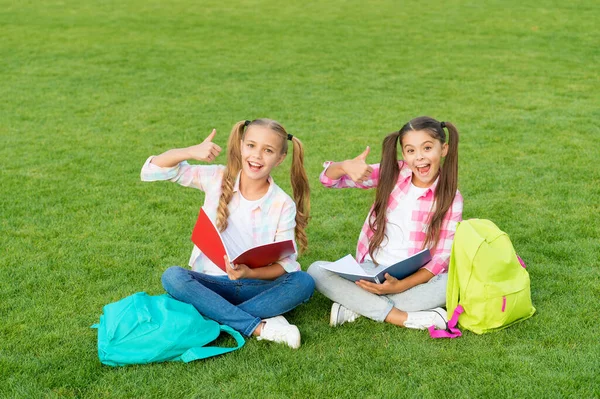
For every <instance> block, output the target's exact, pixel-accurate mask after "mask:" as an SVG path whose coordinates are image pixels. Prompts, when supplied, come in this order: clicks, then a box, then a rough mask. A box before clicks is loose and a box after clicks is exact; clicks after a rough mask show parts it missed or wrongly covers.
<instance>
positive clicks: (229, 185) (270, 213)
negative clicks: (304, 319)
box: [141, 119, 314, 348]
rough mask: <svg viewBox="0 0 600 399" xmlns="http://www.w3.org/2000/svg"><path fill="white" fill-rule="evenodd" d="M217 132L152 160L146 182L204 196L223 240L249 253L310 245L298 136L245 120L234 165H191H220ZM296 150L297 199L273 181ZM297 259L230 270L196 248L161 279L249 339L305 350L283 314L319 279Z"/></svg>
mask: <svg viewBox="0 0 600 399" xmlns="http://www.w3.org/2000/svg"><path fill="white" fill-rule="evenodd" d="M215 134H216V131H215V130H213V131H212V132H211V134H210V135H209V136H208V137H207V138H206V139H205V140H204V141H203V142H202V143H200V144H197V145H194V146H191V147H187V148H179V149H172V150H169V151H166V152H164V153H163V154H161V155H158V156H151V157H149V158H148V160H147V161H146V163H145V164H144V166H143V168H142V172H141V177H142V180H143V181H157V180H169V181H172V182H175V183H178V184H180V185H182V186H186V187H194V188H197V189H199V190H202V191H204V192H205V200H204V206H203V208H204V210H205V212H206V213H207V215H208V216H209V218H211V220H213V222H215V225H216V226H217V228H218V229H219V230H220V232H221V235H222V237H223V240H224V241H225V242H227V239H228V237H243V241H244V242H243V243H236V244H237V245H238V246H239V245H241V246H243V247H245V248H251V247H254V246H257V245H261V244H266V243H269V242H274V241H281V240H287V239H292V240H295V242H297V243H298V245H299V249H300V252H302V251H303V250H305V249H306V247H307V238H306V232H305V228H306V225H307V223H308V217H309V211H310V197H309V196H310V189H309V185H308V178H307V176H306V172H305V170H304V149H303V146H302V143H301V141H300V140H298V138H296V137H294V136H292V135H291V134H288V133H287V132H286V130H285V129H284V128H283V126H281V124H279V123H278V122H276V121H274V120H270V119H255V120H253V121H240V122H238V123H236V124H235V126H234V127H233V129H232V131H231V135H230V136H229V141H228V144H227V165H226V166H223V165H190V164H188V162H187V160H196V161H201V162H206V163H211V162H213V161H214V160H215V159H216V158H217V156H218V155H219V153H220V152H221V148H220V147H219V146H218V145H217V144H215V143H213V141H212V140H213V139H214V137H215ZM289 141H291V143H292V146H293V160H292V165H291V185H292V191H293V196H294V199H293V200H292V198H290V196H289V195H287V194H286V193H285V192H284V191H283V190H282V189H281V188H280V187H279V186H277V184H275V182H274V181H273V178H272V177H271V170H272V169H273V168H274V167H276V166H278V165H280V164H281V163H282V162H283V160H284V159H285V157H286V155H287V152H288V142H289ZM296 257H297V255H295V254H294V255H290V256H288V257H285V258H283V259H280V260H279V261H278V262H276V263H273V264H270V265H265V266H264V267H259V268H253V269H251V268H249V267H247V266H246V265H243V264H236V265H232V264H231V263H230V262H229V259H226V261H225V263H226V272H224V271H222V270H221V269H220V268H219V267H218V266H216V265H215V264H214V263H212V262H211V261H210V260H209V259H208V258H207V257H206V256H205V255H204V254H203V253H202V252H201V251H200V250H199V249H198V248H197V247H196V246H194V249H193V251H192V256H191V258H190V261H189V265H190V266H191V267H192V270H190V269H187V268H182V267H178V266H173V267H171V268H169V269H167V270H166V271H165V272H164V274H163V276H162V284H163V287H164V288H165V290H166V291H167V292H168V293H169V294H170V295H171V296H172V297H174V298H175V299H178V300H180V301H183V302H186V303H190V304H192V305H193V306H194V307H195V308H196V309H197V310H198V312H200V313H201V314H202V315H204V316H206V317H209V318H211V319H213V320H215V321H217V322H219V323H221V324H225V325H228V326H230V327H232V328H234V329H236V330H238V331H239V332H241V333H242V334H244V335H245V336H255V337H257V338H258V339H259V340H267V341H274V342H280V343H284V344H286V345H288V346H290V347H292V348H298V347H300V341H301V339H300V331H299V330H298V328H297V327H296V326H295V325H292V324H289V323H288V321H287V320H286V319H285V318H284V317H283V316H282V314H283V313H286V312H288V311H290V310H292V309H294V308H295V307H296V306H298V305H300V304H301V303H304V302H306V301H308V300H309V299H310V297H311V295H312V293H313V291H314V281H313V279H312V278H311V277H310V276H309V275H308V274H307V273H305V272H302V271H301V270H300V265H299V263H298V262H297V261H296Z"/></svg>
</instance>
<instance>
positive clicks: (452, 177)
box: [369, 116, 458, 260]
mask: <svg viewBox="0 0 600 399" xmlns="http://www.w3.org/2000/svg"><path fill="white" fill-rule="evenodd" d="M443 123H444V126H442V123H441V122H438V121H437V120H435V119H433V118H430V117H428V116H420V117H418V118H415V119H412V120H411V121H410V122H408V123H407V124H405V125H404V126H402V129H400V130H399V131H397V132H394V133H391V134H389V135H388V136H386V138H385V139H384V140H383V150H382V153H381V162H380V169H379V183H378V185H377V193H376V195H375V204H374V205H373V210H372V211H371V214H370V216H369V227H370V229H371V230H372V231H373V236H372V237H371V238H370V240H369V255H371V258H373V260H374V259H375V257H374V253H375V251H376V250H377V248H379V246H380V245H381V243H382V242H383V239H384V238H385V227H386V223H387V220H386V219H387V218H386V216H387V215H386V210H387V207H388V201H389V198H390V195H391V194H392V191H393V189H394V187H395V186H396V183H397V181H398V175H399V174H400V167H399V165H398V149H397V145H398V142H400V146H402V139H403V138H404V136H405V135H406V133H408V132H410V131H417V130H424V131H426V132H427V133H428V134H429V135H430V136H431V137H432V138H434V139H436V140H438V141H439V142H440V143H441V144H444V143H445V142H446V133H445V132H444V127H445V128H447V129H448V133H449V142H448V153H447V154H446V157H445V158H444V161H443V165H440V171H439V181H438V184H437V187H436V189H435V193H434V209H433V212H432V214H431V217H430V219H429V228H428V229H427V235H426V238H425V242H424V243H423V248H430V249H432V250H433V249H435V248H436V247H437V245H438V242H439V239H440V230H441V227H442V221H443V219H444V216H445V215H446V212H448V209H450V206H452V202H453V201H454V197H455V196H456V190H457V187H458V130H457V129H456V127H455V126H454V125H453V124H452V123H450V122H443Z"/></svg>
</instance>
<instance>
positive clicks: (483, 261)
mask: <svg viewBox="0 0 600 399" xmlns="http://www.w3.org/2000/svg"><path fill="white" fill-rule="evenodd" d="M529 284H530V283H529V274H528V273H527V271H526V270H525V264H524V263H523V261H522V260H521V258H519V256H518V255H517V254H516V253H515V250H514V248H513V246H512V244H511V242H510V239H509V238H508V235H507V234H506V233H505V232H503V231H501V230H500V229H499V228H498V227H497V226H496V225H495V224H494V223H492V222H491V221H489V220H483V219H470V220H465V221H462V222H460V223H459V225H458V227H457V229H456V234H455V235H454V242H453V244H452V253H451V255H450V265H449V267H448V286H447V289H446V308H447V310H448V315H452V317H451V319H450V321H449V323H448V327H449V328H448V330H446V331H443V330H442V331H432V330H431V329H430V333H431V334H432V336H434V338H438V337H449V338H452V337H456V336H460V335H461V333H460V330H458V328H456V324H457V323H458V325H459V326H460V327H462V328H465V329H467V330H470V331H472V332H474V333H476V334H483V333H487V332H491V331H496V330H500V329H503V328H506V327H508V326H510V325H512V324H514V323H517V322H519V321H522V320H525V319H527V318H529V317H531V316H532V315H533V314H534V313H535V308H534V307H533V305H532V303H531V289H530V285H529ZM436 335H437V336H436Z"/></svg>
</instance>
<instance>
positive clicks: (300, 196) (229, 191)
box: [217, 119, 310, 252]
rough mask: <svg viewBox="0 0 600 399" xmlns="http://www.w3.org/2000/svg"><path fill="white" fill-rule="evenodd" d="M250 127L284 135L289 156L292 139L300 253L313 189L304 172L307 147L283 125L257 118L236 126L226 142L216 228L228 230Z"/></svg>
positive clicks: (292, 183) (294, 194)
mask: <svg viewBox="0 0 600 399" xmlns="http://www.w3.org/2000/svg"><path fill="white" fill-rule="evenodd" d="M250 126H265V127H267V128H269V129H270V130H272V131H273V132H275V133H277V134H279V135H280V136H281V140H282V142H283V144H282V147H281V153H282V154H287V152H288V140H289V139H291V141H292V145H293V147H294V150H293V151H294V152H293V157H292V166H291V173H290V180H291V186H292V193H293V197H294V202H295V203H296V228H295V231H294V232H295V236H296V241H297V242H298V246H299V247H300V252H304V251H305V250H306V248H307V247H308V239H307V237H306V232H305V229H306V226H307V225H308V219H309V214H310V186H309V184H308V176H307V175H306V171H305V170H304V148H303V146H302V142H301V141H300V140H299V139H298V138H296V137H293V136H291V135H288V133H287V132H286V130H285V129H284V127H283V126H281V124H280V123H279V122H277V121H274V120H272V119H255V120H253V121H251V122H250V121H240V122H238V123H236V124H235V125H234V126H233V129H231V134H230V135H229V140H228V142H227V167H226V169H225V175H224V176H223V183H222V184H221V198H219V206H218V208H217V228H218V229H219V230H220V231H225V229H226V228H227V219H228V218H229V209H228V208H227V205H229V202H230V201H231V197H233V186H234V184H235V179H236V177H237V175H238V173H239V172H240V170H241V169H242V150H241V148H240V144H241V142H242V140H243V139H244V134H245V132H246V130H247V129H248V128H249V127H250Z"/></svg>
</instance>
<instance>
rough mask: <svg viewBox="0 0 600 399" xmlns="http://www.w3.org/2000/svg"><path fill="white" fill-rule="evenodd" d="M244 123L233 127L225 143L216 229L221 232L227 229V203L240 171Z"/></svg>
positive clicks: (241, 122) (231, 195)
mask: <svg viewBox="0 0 600 399" xmlns="http://www.w3.org/2000/svg"><path fill="white" fill-rule="evenodd" d="M245 126H246V121H240V122H238V123H236V124H235V125H234V126H233V129H231V134H230V135H229V140H228V141H227V166H226V169H225V174H224V175H223V182H222V183H221V197H220V198H219V206H218V207H217V228H218V229H219V231H221V232H223V231H225V229H227V219H228V218H229V208H227V205H229V201H231V197H233V185H234V184H235V179H236V178H237V175H238V173H239V172H240V170H241V169H242V150H241V148H240V145H241V142H242V137H243V134H244V127H245Z"/></svg>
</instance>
